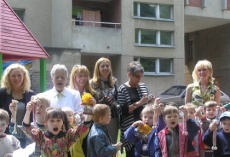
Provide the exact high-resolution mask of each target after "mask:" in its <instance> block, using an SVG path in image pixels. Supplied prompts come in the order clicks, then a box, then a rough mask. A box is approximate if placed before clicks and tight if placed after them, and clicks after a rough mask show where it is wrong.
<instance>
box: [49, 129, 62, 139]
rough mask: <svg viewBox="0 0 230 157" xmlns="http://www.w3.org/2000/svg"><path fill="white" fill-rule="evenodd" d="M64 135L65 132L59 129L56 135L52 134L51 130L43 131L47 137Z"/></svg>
mask: <svg viewBox="0 0 230 157" xmlns="http://www.w3.org/2000/svg"><path fill="white" fill-rule="evenodd" d="M65 135H66V132H62V131H60V132H59V133H58V134H57V135H54V134H52V133H51V132H49V131H48V130H47V131H45V136H46V137H48V138H52V137H56V138H62V137H64V136H65Z"/></svg>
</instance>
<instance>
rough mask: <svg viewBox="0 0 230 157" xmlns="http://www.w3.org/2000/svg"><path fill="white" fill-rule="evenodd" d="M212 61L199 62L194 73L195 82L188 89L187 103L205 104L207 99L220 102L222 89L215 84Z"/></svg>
mask: <svg viewBox="0 0 230 157" xmlns="http://www.w3.org/2000/svg"><path fill="white" fill-rule="evenodd" d="M212 75H213V69H212V63H211V62H210V61H208V60H200V61H198V62H197V64H196V66H195V68H194V70H193V73H192V77H193V81H194V83H192V84H189V85H188V86H187V89H186V96H185V104H187V103H189V102H192V103H193V104H194V105H196V106H197V107H198V106H203V104H204V103H205V102H207V101H216V102H217V103H218V104H220V89H219V88H218V87H217V86H216V85H214V78H213V77H212Z"/></svg>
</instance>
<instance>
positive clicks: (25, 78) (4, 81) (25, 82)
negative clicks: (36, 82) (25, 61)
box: [1, 63, 31, 94]
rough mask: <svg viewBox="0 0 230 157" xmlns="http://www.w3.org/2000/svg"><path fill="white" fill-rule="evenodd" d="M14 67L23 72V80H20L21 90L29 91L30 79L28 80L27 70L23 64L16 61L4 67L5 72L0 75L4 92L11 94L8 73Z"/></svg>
mask: <svg viewBox="0 0 230 157" xmlns="http://www.w3.org/2000/svg"><path fill="white" fill-rule="evenodd" d="M14 69H20V70H21V71H22V73H23V82H22V87H21V90H22V92H23V93H24V92H28V91H30V87H31V81H30V75H29V72H28V70H27V69H26V68H25V67H24V66H23V65H21V64H18V63H14V64H11V65H9V66H8V67H7V68H6V69H5V72H4V74H3V76H2V81H1V87H2V88H6V92H7V93H8V94H11V92H12V85H11V82H10V73H11V71H12V70H14Z"/></svg>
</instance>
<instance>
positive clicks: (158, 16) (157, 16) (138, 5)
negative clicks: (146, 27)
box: [133, 2, 174, 21]
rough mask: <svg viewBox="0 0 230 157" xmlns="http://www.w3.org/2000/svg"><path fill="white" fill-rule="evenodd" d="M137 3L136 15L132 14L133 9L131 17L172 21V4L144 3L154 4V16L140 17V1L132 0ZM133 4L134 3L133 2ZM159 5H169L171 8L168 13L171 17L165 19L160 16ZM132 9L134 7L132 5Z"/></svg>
mask: <svg viewBox="0 0 230 157" xmlns="http://www.w3.org/2000/svg"><path fill="white" fill-rule="evenodd" d="M134 3H137V16H135V15H134V11H133V17H134V18H138V19H148V20H161V21H174V16H173V5H166V4H153V3H145V4H149V5H155V6H156V10H155V11H156V12H155V14H156V17H142V16H141V15H140V4H141V3H140V2H134ZM133 6H134V4H133ZM160 6H170V7H171V10H170V15H171V18H170V19H165V18H160ZM133 9H134V7H133Z"/></svg>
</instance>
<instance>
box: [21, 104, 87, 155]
mask: <svg viewBox="0 0 230 157" xmlns="http://www.w3.org/2000/svg"><path fill="white" fill-rule="evenodd" d="M31 111H32V106H27V110H26V115H25V116H27V115H29V114H30V112H31ZM24 123H26V122H25V121H24ZM45 123H46V126H47V130H46V131H42V130H41V129H39V128H33V127H28V128H27V129H29V130H30V131H28V133H29V134H30V135H31V137H32V139H33V140H34V141H35V143H36V145H37V146H38V147H39V148H40V150H41V156H42V157H51V156H52V157H67V156H68V155H69V147H70V146H71V145H72V144H73V143H74V142H75V141H76V140H78V139H80V137H81V136H83V134H84V133H85V132H87V131H88V128H87V127H86V126H85V125H80V126H79V127H77V128H74V129H69V126H68V125H69V124H68V120H67V116H66V114H65V112H63V111H62V110H61V109H60V108H52V107H49V108H47V109H46V112H45Z"/></svg>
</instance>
